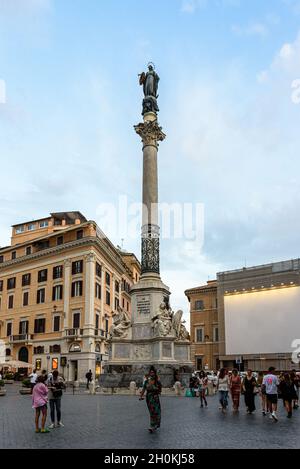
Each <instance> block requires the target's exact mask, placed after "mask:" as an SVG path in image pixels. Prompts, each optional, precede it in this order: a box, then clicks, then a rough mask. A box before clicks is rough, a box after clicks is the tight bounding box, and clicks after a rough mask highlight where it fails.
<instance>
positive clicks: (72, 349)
mask: <svg viewBox="0 0 300 469" xmlns="http://www.w3.org/2000/svg"><path fill="white" fill-rule="evenodd" d="M69 351H70V352H76V353H79V352H81V347H80V344H76V343H75V344H72V345H71V347H70V349H69Z"/></svg>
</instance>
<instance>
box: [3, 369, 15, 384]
mask: <svg viewBox="0 0 300 469" xmlns="http://www.w3.org/2000/svg"><path fill="white" fill-rule="evenodd" d="M14 378H15V375H14V373H11V372H8V373H6V374H5V377H4V382H5V384H14Z"/></svg>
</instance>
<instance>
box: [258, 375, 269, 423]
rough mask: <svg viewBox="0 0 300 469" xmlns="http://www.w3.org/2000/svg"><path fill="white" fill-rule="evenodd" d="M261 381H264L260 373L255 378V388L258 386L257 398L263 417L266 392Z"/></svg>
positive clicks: (265, 411) (264, 414)
mask: <svg viewBox="0 0 300 469" xmlns="http://www.w3.org/2000/svg"><path fill="white" fill-rule="evenodd" d="M263 381H264V374H263V372H262V371H260V372H259V373H258V377H257V386H258V392H259V397H260V400H261V412H262V414H263V416H264V417H265V416H266V415H267V398H266V390H265V389H264V387H263Z"/></svg>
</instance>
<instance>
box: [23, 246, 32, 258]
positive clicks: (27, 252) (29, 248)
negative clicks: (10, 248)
mask: <svg viewBox="0 0 300 469" xmlns="http://www.w3.org/2000/svg"><path fill="white" fill-rule="evenodd" d="M31 253H32V249H31V246H28V247H27V248H26V250H25V254H26V256H30V254H31Z"/></svg>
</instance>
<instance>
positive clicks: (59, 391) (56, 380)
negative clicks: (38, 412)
mask: <svg viewBox="0 0 300 469" xmlns="http://www.w3.org/2000/svg"><path fill="white" fill-rule="evenodd" d="M65 388H66V386H65V383H64V380H63V378H62V377H60V376H59V373H58V371H57V370H54V371H53V373H52V376H51V377H50V378H49V379H48V389H49V403H50V417H51V425H50V426H49V428H51V429H52V428H55V426H56V427H64V424H63V423H62V421H61V398H62V395H63V389H65ZM55 410H56V418H57V425H55Z"/></svg>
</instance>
